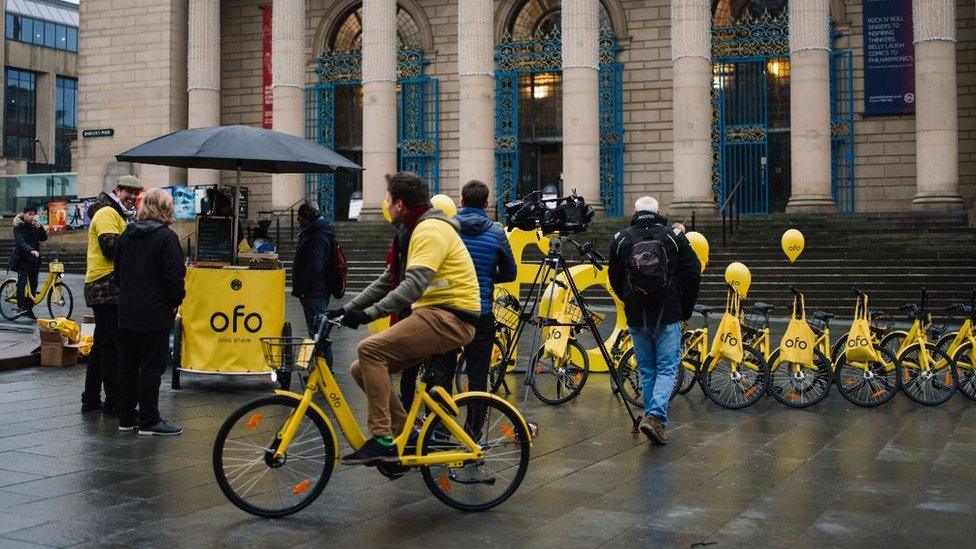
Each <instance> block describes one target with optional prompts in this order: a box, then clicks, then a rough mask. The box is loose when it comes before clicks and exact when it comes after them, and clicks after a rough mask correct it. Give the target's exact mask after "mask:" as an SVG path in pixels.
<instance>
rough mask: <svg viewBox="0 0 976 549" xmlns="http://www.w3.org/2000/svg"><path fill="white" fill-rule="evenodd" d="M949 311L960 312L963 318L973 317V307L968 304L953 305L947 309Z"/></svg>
mask: <svg viewBox="0 0 976 549" xmlns="http://www.w3.org/2000/svg"><path fill="white" fill-rule="evenodd" d="M949 310H950V311H960V312H962V314H963V316H973V306H972V305H970V304H968V303H953V304H952V305H951V306H950V307H949Z"/></svg>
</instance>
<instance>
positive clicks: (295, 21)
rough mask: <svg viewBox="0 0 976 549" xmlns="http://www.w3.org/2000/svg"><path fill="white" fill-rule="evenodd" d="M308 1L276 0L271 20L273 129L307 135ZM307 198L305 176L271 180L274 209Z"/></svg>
mask: <svg viewBox="0 0 976 549" xmlns="http://www.w3.org/2000/svg"><path fill="white" fill-rule="evenodd" d="M304 56H305V0H274V2H273V4H272V17H271V73H272V80H271V90H272V95H273V97H274V109H273V115H274V129H275V131H279V132H284V133H290V134H292V135H297V136H299V137H304V136H305V71H304V66H305V63H304ZM303 196H305V175H304V174H275V175H273V176H272V177H271V203H272V206H273V207H274V209H275V210H281V209H285V208H289V207H291V206H293V205H294V204H295V203H296V202H298V201H299V200H301V199H302V197H303Z"/></svg>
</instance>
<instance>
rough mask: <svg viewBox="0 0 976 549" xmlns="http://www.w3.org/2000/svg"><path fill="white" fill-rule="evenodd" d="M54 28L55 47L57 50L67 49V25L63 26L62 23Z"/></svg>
mask: <svg viewBox="0 0 976 549" xmlns="http://www.w3.org/2000/svg"><path fill="white" fill-rule="evenodd" d="M56 30H57V33H58V35H57V42H56V44H57V46H56V47H57V48H58V49H59V50H66V49H68V27H65V26H64V25H58V26H57V29H56Z"/></svg>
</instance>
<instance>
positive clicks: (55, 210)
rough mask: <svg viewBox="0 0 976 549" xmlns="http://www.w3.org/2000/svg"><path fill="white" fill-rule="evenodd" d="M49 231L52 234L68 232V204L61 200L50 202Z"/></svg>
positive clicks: (48, 206) (48, 207) (48, 210)
mask: <svg viewBox="0 0 976 549" xmlns="http://www.w3.org/2000/svg"><path fill="white" fill-rule="evenodd" d="M47 212H48V230H49V231H51V232H52V233H60V232H64V231H66V230H68V203H67V202H65V201H63V200H59V201H56V202H48V205H47Z"/></svg>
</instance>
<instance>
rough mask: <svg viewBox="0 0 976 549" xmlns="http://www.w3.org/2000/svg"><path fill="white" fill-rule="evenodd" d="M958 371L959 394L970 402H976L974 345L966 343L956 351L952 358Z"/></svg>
mask: <svg viewBox="0 0 976 549" xmlns="http://www.w3.org/2000/svg"><path fill="white" fill-rule="evenodd" d="M952 362H953V366H954V367H955V369H956V381H957V382H958V383H959V392H960V393H962V394H963V396H965V397H966V398H968V399H969V400H976V360H974V357H973V344H972V343H971V342H966V343H964V344H962V345H960V346H959V348H958V349H956V354H955V355H953V357H952Z"/></svg>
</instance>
